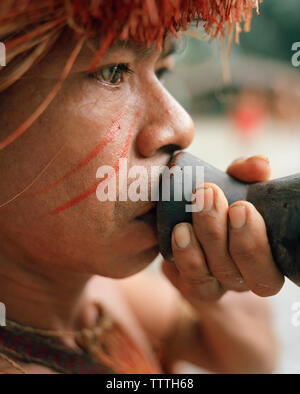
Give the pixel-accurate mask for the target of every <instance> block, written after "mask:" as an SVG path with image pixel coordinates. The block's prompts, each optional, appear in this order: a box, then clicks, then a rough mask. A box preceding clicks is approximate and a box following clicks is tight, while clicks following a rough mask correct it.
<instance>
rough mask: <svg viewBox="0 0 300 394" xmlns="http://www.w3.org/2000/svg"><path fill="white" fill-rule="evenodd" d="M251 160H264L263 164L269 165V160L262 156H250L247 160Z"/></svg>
mask: <svg viewBox="0 0 300 394" xmlns="http://www.w3.org/2000/svg"><path fill="white" fill-rule="evenodd" d="M251 159H261V160H264V161H265V162H267V163H268V164H270V160H269V159H268V158H267V157H266V156H263V155H255V156H251V157H249V158H248V159H247V160H251Z"/></svg>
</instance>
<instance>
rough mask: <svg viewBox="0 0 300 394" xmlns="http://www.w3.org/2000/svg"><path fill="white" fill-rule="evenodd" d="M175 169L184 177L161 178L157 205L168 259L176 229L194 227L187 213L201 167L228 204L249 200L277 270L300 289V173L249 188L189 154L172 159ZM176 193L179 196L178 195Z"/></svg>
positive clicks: (161, 242) (162, 246)
mask: <svg viewBox="0 0 300 394" xmlns="http://www.w3.org/2000/svg"><path fill="white" fill-rule="evenodd" d="M175 166H178V167H179V169H180V171H181V172H182V175H184V176H182V177H180V176H176V171H175V172H174V174H172V173H171V175H170V176H169V177H168V176H166V177H164V176H162V177H161V182H160V189H159V193H160V200H159V202H158V204H157V230H158V239H159V247H160V252H161V254H162V255H163V257H164V258H166V259H168V260H173V256H172V248H171V233H172V230H173V227H174V226H175V225H176V224H177V223H180V222H189V223H192V213H191V212H187V209H186V207H187V206H188V205H191V196H192V192H193V190H194V188H195V187H196V186H197V185H196V171H195V169H196V167H197V166H198V168H199V167H201V166H202V167H203V168H204V182H211V183H215V184H216V185H218V186H219V187H220V188H221V189H222V190H223V192H224V194H225V196H226V198H227V200H228V204H231V203H233V202H235V201H238V200H246V201H249V202H251V203H252V204H253V205H254V206H255V207H256V209H257V210H258V211H259V212H260V214H261V215H262V217H263V218H264V220H265V223H266V228H267V234H268V239H269V243H270V246H271V250H272V254H273V258H274V260H275V262H276V264H277V266H278V267H279V269H280V271H281V272H282V273H283V274H284V275H285V276H286V277H288V278H289V279H290V280H292V281H293V282H294V283H295V284H297V285H298V286H300V173H298V174H295V175H291V176H287V177H284V178H279V179H274V180H270V181H267V182H258V183H252V184H248V183H243V182H240V181H238V180H236V179H235V178H233V177H231V176H230V175H228V174H226V173H224V172H223V171H220V170H218V169H217V168H214V167H213V166H211V165H209V164H207V163H206V162H204V161H202V160H200V159H199V158H197V157H195V156H193V155H191V154H189V153H186V152H180V153H178V154H176V155H175V156H173V157H172V159H171V161H170V163H169V168H173V167H175ZM178 167H177V168H178ZM188 167H189V168H191V167H192V172H191V173H190V172H184V170H185V168H188ZM177 174H178V173H177ZM163 175H164V174H163ZM166 179H167V180H168V182H166ZM187 182H188V184H189V185H190V186H189V189H188V193H187V192H186V189H187V188H186V187H185V186H184V185H185V184H186V183H187ZM164 188H165V189H164ZM166 189H169V191H170V199H169V201H167V199H165V198H164V196H165V195H163V190H166ZM184 189H185V190H184ZM175 190H176V193H177V194H176V193H174V191H175ZM178 190H179V191H181V198H178ZM187 194H188V195H187Z"/></svg>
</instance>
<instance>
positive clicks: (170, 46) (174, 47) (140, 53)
mask: <svg viewBox="0 0 300 394" xmlns="http://www.w3.org/2000/svg"><path fill="white" fill-rule="evenodd" d="M178 41H179V40H178V39H175V38H173V37H171V38H169V41H165V42H164V44H163V49H162V51H161V53H160V56H159V59H165V58H167V57H168V56H171V55H173V54H175V53H176V52H177V51H178V50H179V47H180V44H179V43H178ZM98 45H99V42H98ZM124 48H126V49H129V50H131V51H132V52H133V53H134V54H135V55H136V56H137V57H138V58H140V59H142V58H148V57H150V56H151V55H153V53H154V52H155V50H156V47H155V44H152V45H151V47H149V48H145V47H142V46H141V45H138V44H135V43H134V42H131V41H119V42H118V41H117V42H116V43H115V44H114V45H113V46H112V47H111V48H110V49H109V50H108V52H116V51H118V50H120V49H124Z"/></svg>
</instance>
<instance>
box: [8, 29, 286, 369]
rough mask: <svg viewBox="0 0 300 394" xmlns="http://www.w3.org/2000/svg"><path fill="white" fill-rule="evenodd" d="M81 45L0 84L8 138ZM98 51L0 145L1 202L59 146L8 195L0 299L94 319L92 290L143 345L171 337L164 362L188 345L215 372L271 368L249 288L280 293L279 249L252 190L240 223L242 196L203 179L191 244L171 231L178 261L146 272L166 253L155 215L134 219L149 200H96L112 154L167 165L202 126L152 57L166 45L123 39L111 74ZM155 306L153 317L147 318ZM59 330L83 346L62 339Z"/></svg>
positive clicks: (16, 314) (39, 312)
mask: <svg viewBox="0 0 300 394" xmlns="http://www.w3.org/2000/svg"><path fill="white" fill-rule="evenodd" d="M91 44H95V43H91ZM73 45H74V43H73V44H72V43H71V42H70V41H69V40H68V37H67V36H66V37H65V38H64V39H61V40H60V42H59V43H58V44H57V45H56V46H55V49H53V50H52V51H51V52H50V53H48V54H47V56H46V57H45V58H44V59H43V60H42V61H41V62H40V63H38V64H36V65H35V66H34V67H33V68H32V69H31V70H30V71H29V72H28V73H27V74H26V75H25V77H24V78H23V79H22V80H20V81H18V82H16V83H15V84H14V85H13V86H12V87H10V88H9V89H8V90H7V91H5V92H4V93H2V96H1V100H0V109H1V114H2V115H1V118H0V130H1V136H2V137H3V138H5V137H6V136H7V135H9V133H10V132H11V131H12V130H14V129H15V128H16V127H18V126H19V124H20V123H21V122H23V121H24V120H25V119H26V118H27V116H29V114H30V113H32V111H33V110H34V109H35V108H36V107H37V106H38V105H39V103H40V102H41V100H42V99H43V98H44V97H45V96H46V95H47V93H48V92H49V91H50V89H51V87H52V86H53V82H54V80H55V78H57V77H58V76H59V74H60V72H61V69H62V68H63V66H64V64H65V62H66V59H67V56H68V54H69V53H70V52H71V51H72V48H73ZM168 45H169V44H168V43H166V52H168ZM93 58H94V56H93V51H92V50H91V47H90V46H88V45H85V46H84V48H83V49H82V51H81V53H80V55H79V57H78V59H77V60H76V63H75V65H74V67H73V69H72V71H71V74H70V75H69V77H68V79H67V80H66V81H65V83H64V84H63V87H62V89H61V90H60V92H59V94H58V95H57V97H56V98H55V100H54V101H53V102H52V103H51V104H50V106H49V107H48V108H47V110H46V111H45V112H44V113H43V115H42V116H41V117H40V118H39V119H38V121H36V122H35V123H34V124H33V125H32V127H31V128H30V129H29V130H28V131H27V132H26V133H25V134H24V135H23V136H22V137H21V138H19V139H18V140H16V141H15V142H14V143H13V144H11V145H10V146H8V147H7V148H5V149H4V150H3V151H1V154H0V168H1V172H0V184H1V185H3V186H4V187H1V188H0V203H1V202H5V201H7V200H8V199H10V198H11V197H12V196H14V195H15V194H17V193H18V192H20V191H21V190H23V189H24V188H25V187H26V186H27V185H28V184H29V183H30V182H32V180H33V179H34V178H35V177H36V176H37V175H38V174H39V173H40V172H41V170H42V169H43V168H44V167H45V166H46V165H47V163H49V161H50V160H51V159H52V158H54V157H55V155H57V156H56V157H55V160H53V162H52V164H51V166H50V167H49V168H48V170H47V171H45V172H44V173H43V175H42V176H41V177H39V178H38V180H37V182H35V183H34V185H33V186H32V187H31V188H30V189H29V190H28V191H26V192H25V193H24V194H22V195H21V196H20V197H19V198H18V199H16V200H14V201H13V202H12V203H10V204H8V205H6V206H4V207H3V208H0V300H1V301H2V302H4V303H5V304H6V308H7V313H8V318H10V319H14V320H16V321H19V322H22V323H24V324H28V325H31V326H35V327H41V328H47V329H79V328H83V327H92V326H93V325H94V322H95V319H96V308H95V306H94V300H95V299H97V300H100V301H101V302H103V303H104V304H107V305H108V307H109V308H110V309H111V310H112V311H113V312H114V313H115V315H116V318H118V319H120V320H121V321H122V323H123V324H124V325H125V326H127V327H128V328H129V329H131V330H132V332H134V335H135V337H136V340H137V342H139V343H140V346H143V347H144V349H148V350H147V351H149V338H158V339H162V338H172V340H171V339H170V340H171V342H170V348H169V351H168V358H169V360H168V361H169V363H170V364H172V363H173V362H174V361H176V360H177V359H180V358H183V359H186V360H190V361H192V362H194V363H196V364H198V365H200V366H204V367H207V368H209V369H212V370H216V371H221V372H222V371H223V372H224V371H225V372H235V371H237V372H241V371H242V372H244V371H246V372H248V371H255V372H260V371H263V372H265V371H270V370H271V369H272V367H273V359H274V349H275V345H274V339H273V336H272V331H271V329H270V326H269V317H268V312H267V309H266V306H265V303H264V302H262V300H261V299H259V298H258V297H256V296H255V295H254V294H253V293H255V294H256V295H259V296H263V297H265V296H270V295H273V294H276V293H277V292H278V291H279V290H280V288H281V286H282V284H283V277H282V275H281V274H280V273H279V271H278V270H277V268H276V266H275V263H274V261H273V260H272V256H271V254H270V248H269V245H268V241H267V237H266V230H265V225H264V222H263V219H262V217H261V216H260V214H259V213H258V212H257V211H256V209H255V207H253V206H252V205H251V204H250V203H247V202H238V203H235V204H234V205H243V206H244V207H245V210H246V216H247V223H246V224H245V225H244V226H243V227H241V228H239V229H235V228H233V227H232V226H231V225H230V218H231V215H232V214H231V212H232V210H234V209H237V208H230V209H229V207H228V204H227V201H226V199H225V197H224V194H223V192H222V191H221V190H220V189H219V188H218V187H217V186H216V185H205V186H211V187H212V190H213V195H214V205H213V208H212V209H211V210H209V211H207V210H204V211H203V212H197V213H195V214H194V223H193V226H189V227H188V231H189V234H190V236H191V243H190V244H189V245H188V246H187V247H185V248H179V247H177V246H176V243H175V233H174V235H173V251H174V256H175V264H173V263H170V262H167V261H165V262H164V263H163V265H162V270H163V273H164V274H165V276H166V277H167V278H168V280H167V279H166V278H160V279H158V278H154V277H153V274H152V275H151V274H148V273H144V272H141V271H142V270H143V269H144V268H146V267H147V266H148V265H149V264H150V263H151V262H152V260H153V259H154V258H155V257H156V255H157V253H158V247H157V238H156V234H155V230H154V227H153V225H150V224H148V223H146V222H145V221H141V220H138V219H137V217H138V216H140V215H142V214H143V213H145V210H148V209H150V208H151V207H152V206H153V203H151V202H141V201H138V202H132V201H128V202H120V201H116V202H110V201H108V202H101V203H100V202H99V201H98V200H97V198H96V195H95V186H96V185H98V184H99V182H101V179H100V180H99V179H98V180H97V179H96V172H97V169H98V167H99V166H101V165H111V166H113V167H115V168H117V163H118V159H119V158H120V157H126V158H128V167H129V168H130V166H133V165H143V166H144V167H146V168H147V170H148V171H149V174H150V169H151V166H153V165H155V166H158V165H166V163H167V162H168V160H169V157H170V153H171V152H172V151H174V150H176V149H184V148H186V147H187V146H188V145H189V144H190V143H191V142H192V140H193V135H194V125H193V122H192V120H191V118H190V116H189V115H188V114H187V113H186V112H185V110H184V109H183V108H182V107H181V106H180V105H179V104H178V103H177V102H176V101H175V100H174V98H173V97H171V96H170V94H169V93H168V92H167V91H166V89H165V88H164V86H163V84H162V83H161V81H159V79H158V78H157V75H156V73H157V72H158V70H161V69H162V68H165V67H166V68H169V67H170V66H171V64H172V59H171V57H170V56H168V57H165V58H162V56H161V54H160V53H159V52H157V51H156V50H155V49H154V48H152V49H151V50H149V51H147V52H146V53H145V51H141V50H140V49H139V48H135V47H134V46H130V47H120V46H119V45H115V46H114V47H113V48H112V49H111V50H109V51H108V52H107V53H106V54H105V56H104V57H103V58H102V59H101V61H100V63H99V68H101V67H104V66H107V65H111V64H118V63H126V64H129V67H130V69H131V70H133V73H129V74H124V75H123V77H122V81H121V83H120V84H119V85H118V86H117V87H116V86H111V85H110V84H107V83H103V81H100V80H99V79H97V78H95V77H91V76H89V75H88V69H89V66H90V65H91V62H92V61H93ZM228 172H229V173H231V175H233V176H235V177H237V178H239V179H242V180H247V181H261V180H265V179H267V178H268V177H269V175H270V167H269V163H268V162H267V161H266V160H265V159H264V158H261V157H254V158H251V159H248V160H238V161H237V162H235V163H233V164H232V165H231V166H230V167H229V168H228ZM129 183H130V181H129ZM149 190H150V188H149ZM62 208H63V209H62ZM179 226H183V224H180V225H179ZM94 275H98V276H97V277H96V279H95V278H93V279H91V278H92V277H93V276H94ZM132 275H133V276H132ZM90 279H91V281H90V282H88V281H89V280H90ZM116 279H118V280H116ZM120 279H121V280H120ZM147 284H148V285H147ZM148 289H151V290H148ZM248 290H250V291H251V292H249V291H248ZM244 291H247V292H246V293H243V294H240V293H241V292H244ZM225 293H227V294H225ZM137 294H139V296H138V297H137ZM224 294H225V295H224ZM182 297H183V298H184V299H185V300H186V301H187V302H188V303H189V304H190V305H191V306H192V308H193V314H194V315H195V316H196V317H197V319H199V321H200V322H201V324H202V331H201V334H199V333H198V332H197V334H195V335H192V336H191V335H187V332H189V327H190V326H189V324H190V323H189V320H188V319H187V318H186V317H184V318H182V319H184V320H185V324H183V325H182V327H183V328H182V329H181V330H179V331H178V332H177V333H176V335H175V334H174V329H175V325H176V322H177V319H178V318H179V312H178V311H179V309H178V307H175V305H178V304H180V303H181V302H182ZM221 297H222V298H221ZM141 300H143V302H141ZM154 305H155V308H154V307H153V306H154ZM234 306H235V307H234ZM229 307H230V308H229ZM122 316H123V317H122ZM180 316H181V315H180ZM157 319H159V320H160V321H161V325H160V328H159V329H158V328H157V327H154V326H153V321H157ZM180 319H181V317H180ZM229 321H231V322H232V321H235V322H236V323H235V324H229V323H228V322H229ZM191 324H192V323H191ZM257 330H260V332H261V336H260V338H256V337H255V335H254V334H255V332H257ZM179 339H180V340H179ZM62 341H63V342H64V343H65V344H67V345H68V346H71V347H76V345H75V344H74V343H73V342H72V341H70V340H69V339H68V338H63V339H62ZM175 343H176V346H175V345H174V344H175ZM224 346H226V347H229V349H230V352H229V353H226V352H225V354H228V357H229V355H231V356H230V357H231V358H230V357H229V362H228V360H223V359H222V356H221V355H222V354H224V352H223V350H222V349H224ZM145 351H146V350H145ZM0 368H1V364H0ZM32 368H33V371H34V370H35V369H34V366H33V367H32ZM37 373H38V370H37Z"/></svg>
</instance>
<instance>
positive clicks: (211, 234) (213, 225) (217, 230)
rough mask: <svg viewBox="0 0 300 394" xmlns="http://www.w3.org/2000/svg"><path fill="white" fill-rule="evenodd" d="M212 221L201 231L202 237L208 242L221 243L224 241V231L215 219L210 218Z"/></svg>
mask: <svg viewBox="0 0 300 394" xmlns="http://www.w3.org/2000/svg"><path fill="white" fill-rule="evenodd" d="M211 219H212V220H210V221H209V223H207V225H206V226H205V228H204V229H203V237H205V239H206V240H207V241H209V242H221V241H222V240H223V239H224V236H225V235H224V230H223V229H222V228H221V226H220V224H219V223H218V222H217V219H216V218H214V217H211Z"/></svg>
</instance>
